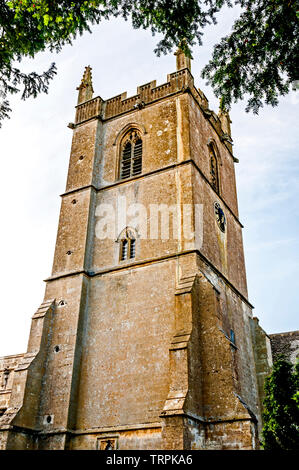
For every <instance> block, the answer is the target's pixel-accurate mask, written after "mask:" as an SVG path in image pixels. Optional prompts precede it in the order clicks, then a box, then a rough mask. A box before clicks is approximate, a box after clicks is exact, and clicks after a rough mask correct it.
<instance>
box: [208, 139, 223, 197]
mask: <svg viewBox="0 0 299 470" xmlns="http://www.w3.org/2000/svg"><path fill="white" fill-rule="evenodd" d="M209 158H210V182H211V185H212V187H213V189H214V190H215V191H216V193H218V194H219V189H220V187H219V170H218V161H217V157H216V154H215V150H214V148H213V145H209Z"/></svg>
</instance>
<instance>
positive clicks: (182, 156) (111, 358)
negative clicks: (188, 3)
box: [0, 50, 269, 449]
mask: <svg viewBox="0 0 299 470" xmlns="http://www.w3.org/2000/svg"><path fill="white" fill-rule="evenodd" d="M176 60H177V70H176V72H174V73H171V74H170V75H168V77H167V82H166V83H164V84H163V85H160V86H156V82H155V81H152V82H149V83H147V84H145V85H142V86H139V87H138V89H137V94H136V95H135V96H132V97H130V98H127V97H126V93H123V94H121V95H118V96H115V97H113V98H110V99H108V100H106V101H104V100H102V99H101V98H100V97H99V96H98V97H96V98H93V85H92V76H91V69H90V67H86V69H85V73H84V76H83V79H82V82H81V84H80V86H79V87H78V90H79V93H78V105H77V107H76V119H75V123H71V124H69V127H70V128H71V129H72V130H73V141H72V148H71V155H70V163H69V171H68V178H67V185H66V191H65V193H64V194H63V195H62V202H61V212H60V219H59V227H58V235H57V242H56V249H55V255H54V263H53V270H52V274H51V277H49V278H48V279H47V280H46V292H45V297H44V301H43V303H42V304H41V306H40V307H39V309H38V310H37V312H36V313H35V314H34V315H33V317H32V326H31V332H30V338H29V342H28V349H27V352H26V353H25V354H21V355H18V356H7V357H4V358H1V359H0V370H1V374H2V375H1V384H0V385H1V388H0V411H1V413H0V414H1V417H0V448H2V449H5V448H7V449H106V448H113V449H252V448H258V432H259V427H260V419H261V418H260V398H259V388H260V387H259V380H258V377H257V375H258V373H259V374H260V375H261V374H263V373H264V369H263V370H262V369H261V368H260V369H259V368H258V359H257V355H256V353H255V350H254V345H255V334H254V332H255V330H256V323H255V324H254V322H253V320H252V312H251V310H252V306H251V304H250V303H249V301H248V298H247V287H246V275H245V265H244V255H243V244H242V224H241V222H240V221H239V215H238V205H237V194H236V184H235V169H234V165H235V162H237V159H236V158H235V157H234V156H233V152H232V139H231V130H230V118H229V115H228V113H225V112H223V111H221V112H219V114H218V115H216V114H215V113H214V112H213V111H211V110H210V109H209V106H208V100H207V98H206V97H205V95H204V94H203V93H202V91H201V90H199V89H197V88H196V87H195V86H194V81H193V77H192V75H191V71H190V60H189V59H187V58H186V57H185V55H184V54H183V53H182V52H181V51H180V50H179V51H178V52H177V53H176ZM264 342H265V344H266V342H267V341H266V340H265V341H264ZM265 347H266V350H269V348H268V349H267V344H266V346H265Z"/></svg>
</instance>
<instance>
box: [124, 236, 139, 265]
mask: <svg viewBox="0 0 299 470" xmlns="http://www.w3.org/2000/svg"><path fill="white" fill-rule="evenodd" d="M135 253H136V240H135V239H134V238H124V239H123V240H121V244H120V261H125V260H127V259H133V258H135Z"/></svg>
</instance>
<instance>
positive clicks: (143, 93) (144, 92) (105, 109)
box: [75, 68, 208, 124]
mask: <svg viewBox="0 0 299 470" xmlns="http://www.w3.org/2000/svg"><path fill="white" fill-rule="evenodd" d="M187 89H190V90H191V91H192V92H193V94H194V95H195V97H196V99H197V100H198V102H199V103H200V104H201V106H203V108H208V100H207V98H206V97H205V95H204V94H203V93H202V91H200V90H197V89H196V88H195V86H194V79H193V76H192V74H191V72H190V71H189V69H187V68H185V69H183V70H178V71H176V72H173V73H171V74H169V75H168V76H167V82H166V83H163V84H162V85H158V86H156V80H154V81H151V82H149V83H146V84H145V85H141V86H138V87H137V94H136V95H134V96H130V97H128V98H127V93H126V92H124V93H121V94H120V95H117V96H113V97H112V98H109V99H108V100H106V101H104V100H102V98H101V97H99V96H98V97H97V98H93V99H91V100H88V101H85V102H83V103H80V104H78V105H77V107H76V120H75V123H76V124H79V123H81V122H83V121H86V120H88V119H91V118H93V117H100V118H101V119H103V120H104V119H110V118H113V117H116V116H118V115H120V114H123V113H126V112H129V111H133V110H134V109H141V108H143V107H144V106H146V105H147V104H150V103H153V102H155V101H157V100H160V99H162V98H166V97H167V96H170V95H172V94H175V93H178V92H182V91H185V90H187Z"/></svg>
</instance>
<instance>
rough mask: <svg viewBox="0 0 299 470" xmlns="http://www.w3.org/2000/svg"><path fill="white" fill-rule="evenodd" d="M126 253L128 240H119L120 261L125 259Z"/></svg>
mask: <svg viewBox="0 0 299 470" xmlns="http://www.w3.org/2000/svg"><path fill="white" fill-rule="evenodd" d="M127 254H128V240H122V241H121V248H120V259H121V261H123V260H125V259H127Z"/></svg>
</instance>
